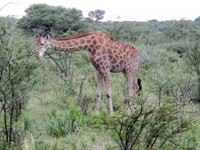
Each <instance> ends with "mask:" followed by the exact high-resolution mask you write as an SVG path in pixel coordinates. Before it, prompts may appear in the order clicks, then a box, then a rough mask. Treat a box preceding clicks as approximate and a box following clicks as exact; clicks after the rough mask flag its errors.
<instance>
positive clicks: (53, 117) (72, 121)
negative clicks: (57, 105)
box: [46, 109, 87, 137]
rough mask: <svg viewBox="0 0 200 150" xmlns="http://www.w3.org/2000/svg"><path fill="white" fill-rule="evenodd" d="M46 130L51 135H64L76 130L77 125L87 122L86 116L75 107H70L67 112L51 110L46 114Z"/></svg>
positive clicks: (83, 124)
mask: <svg viewBox="0 0 200 150" xmlns="http://www.w3.org/2000/svg"><path fill="white" fill-rule="evenodd" d="M48 119H49V120H48V122H47V123H46V131H47V133H48V134H49V135H51V136H56V137H60V136H65V135H68V134H71V133H74V132H76V131H78V129H79V127H83V126H85V125H86V124H87V118H86V117H85V116H84V115H83V114H82V112H81V111H79V110H77V109H71V110H69V111H68V112H65V113H64V112H60V111H56V110H52V111H51V113H49V114H48Z"/></svg>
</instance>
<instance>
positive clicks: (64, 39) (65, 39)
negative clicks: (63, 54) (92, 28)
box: [52, 31, 98, 41]
mask: <svg viewBox="0 0 200 150" xmlns="http://www.w3.org/2000/svg"><path fill="white" fill-rule="evenodd" d="M97 32H98V31H96V32H89V33H85V34H81V35H77V36H72V37H68V38H52V39H53V40H56V41H67V40H72V39H78V38H81V37H85V36H88V35H91V34H95V33H97Z"/></svg>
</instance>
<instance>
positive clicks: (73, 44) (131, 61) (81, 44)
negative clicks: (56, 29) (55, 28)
mask: <svg viewBox="0 0 200 150" xmlns="http://www.w3.org/2000/svg"><path fill="white" fill-rule="evenodd" d="M47 49H54V50H58V51H82V50H85V51H88V52H90V53H91V57H90V61H91V62H92V64H93V66H94V67H95V68H96V70H97V77H98V90H97V110H98V111H99V110H100V101H101V96H102V85H103V80H104V81H105V84H106V91H107V97H108V99H109V110H110V114H112V113H113V106H112V92H111V86H110V72H123V74H124V76H125V78H126V79H127V81H128V86H129V94H130V96H131V97H134V96H135V94H136V75H137V72H138V69H139V56H138V52H137V50H136V48H135V47H133V46H132V45H127V44H122V43H120V42H118V41H116V40H114V39H113V38H112V37H110V36H109V35H107V34H105V33H104V32H98V31H97V32H89V33H86V34H82V35H78V36H73V37H69V38H47V37H46V38H43V37H38V38H37V51H36V57H37V58H38V59H40V58H41V57H42V56H43V54H44V52H45V51H46V50H47Z"/></svg>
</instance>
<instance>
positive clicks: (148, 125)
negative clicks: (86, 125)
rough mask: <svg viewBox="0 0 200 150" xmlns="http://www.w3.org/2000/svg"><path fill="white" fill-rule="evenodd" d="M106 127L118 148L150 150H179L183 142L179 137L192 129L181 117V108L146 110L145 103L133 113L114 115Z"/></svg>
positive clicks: (169, 106) (147, 108) (170, 106)
mask: <svg viewBox="0 0 200 150" xmlns="http://www.w3.org/2000/svg"><path fill="white" fill-rule="evenodd" d="M135 105H137V104H135ZM106 125H107V128H108V129H109V130H110V134H111V136H112V138H113V140H115V142H116V143H117V145H118V148H119V149H124V150H132V149H137V148H144V149H147V150H148V149H149V150H151V149H154V148H156V149H160V148H163V147H170V148H172V147H174V148H180V147H181V145H179V142H180V141H179V140H177V138H176V137H178V135H179V134H181V133H182V132H185V131H187V130H189V129H190V128H191V125H192V124H191V122H190V120H186V119H183V118H182V117H181V113H180V111H179V107H176V106H173V105H169V104H164V105H162V106H160V107H152V106H148V107H146V106H145V104H139V105H138V106H136V107H134V110H133V112H132V113H131V114H129V115H127V114H126V113H120V114H119V115H115V116H114V117H112V118H111V119H110V121H109V122H107V123H106ZM166 145H167V146H166Z"/></svg>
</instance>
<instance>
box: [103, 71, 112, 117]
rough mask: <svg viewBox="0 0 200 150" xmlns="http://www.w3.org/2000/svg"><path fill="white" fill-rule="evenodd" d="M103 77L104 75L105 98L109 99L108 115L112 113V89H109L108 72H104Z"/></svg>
mask: <svg viewBox="0 0 200 150" xmlns="http://www.w3.org/2000/svg"><path fill="white" fill-rule="evenodd" d="M103 77H104V81H105V84H106V92H107V98H108V100H109V111H110V115H112V114H113V105H112V90H111V86H110V72H106V73H104V75H103Z"/></svg>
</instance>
